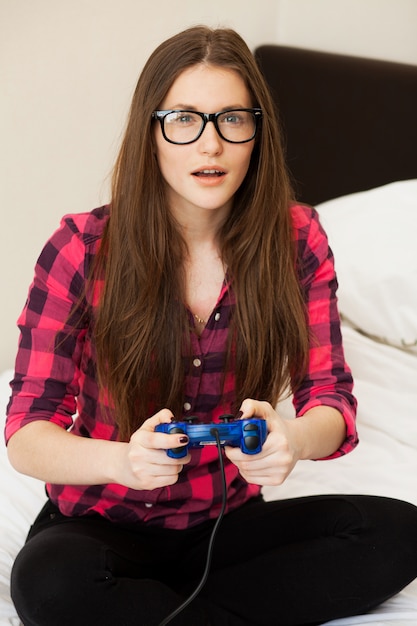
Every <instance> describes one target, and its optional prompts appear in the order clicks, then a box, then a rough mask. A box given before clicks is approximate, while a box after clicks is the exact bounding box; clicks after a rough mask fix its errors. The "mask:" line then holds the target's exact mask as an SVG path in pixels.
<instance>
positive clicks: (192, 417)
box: [184, 415, 198, 424]
mask: <svg viewBox="0 0 417 626" xmlns="http://www.w3.org/2000/svg"><path fill="white" fill-rule="evenodd" d="M184 422H187V424H195V423H196V422H198V417H196V416H195V415H190V416H189V417H184Z"/></svg>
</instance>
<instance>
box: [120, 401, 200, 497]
mask: <svg viewBox="0 0 417 626" xmlns="http://www.w3.org/2000/svg"><path fill="white" fill-rule="evenodd" d="M172 417H173V415H172V413H171V411H169V410H168V409H162V411H159V412H158V413H156V414H155V415H153V416H152V417H150V418H149V419H147V420H146V421H145V422H144V423H143V424H142V426H141V427H140V428H138V430H137V431H135V432H134V433H133V435H132V436H131V438H130V441H129V443H128V444H126V445H125V446H124V447H123V450H122V449H121V448H119V463H118V466H117V469H116V476H115V482H117V483H120V484H122V485H125V486H126V487H129V488H131V489H156V488H158V487H166V486H168V485H173V484H174V483H176V482H177V480H178V476H179V474H180V472H181V471H182V469H183V466H184V464H186V463H189V461H190V460H191V457H190V454H189V453H188V454H187V456H185V457H184V458H181V459H172V458H171V457H169V456H168V455H167V450H168V449H170V448H177V447H180V446H184V445H186V443H187V441H188V438H186V435H183V434H181V433H180V434H167V433H158V432H155V427H156V426H157V425H158V424H164V423H169V422H170V421H171V418H172ZM184 438H185V439H186V440H185V441H184Z"/></svg>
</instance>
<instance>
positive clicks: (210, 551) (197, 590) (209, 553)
mask: <svg viewBox="0 0 417 626" xmlns="http://www.w3.org/2000/svg"><path fill="white" fill-rule="evenodd" d="M210 434H211V435H213V437H215V439H216V444H217V449H218V451H219V464H220V475H221V479H222V507H221V509H220V513H219V516H218V518H217V520H216V523H215V524H214V526H213V530H212V531H211V535H210V541H209V545H208V548H207V558H206V567H205V569H204V572H203V576H202V577H201V580H200V582H199V583H198V585H197V587H196V588H195V590H194V591H193V592H192V594H191V595H190V596H189V597H188V598H187V599H186V600H184V602H183V603H182V604H180V606H179V607H177V608H176V609H175V610H174V611H172V613H170V614H169V615H168V617H166V618H165V619H164V620H163V621H162V622H161V623H160V624H159V626H166V624H168V623H169V622H170V621H171V620H173V619H174V617H176V616H177V615H178V614H179V613H181V611H183V610H184V609H185V607H187V606H188V605H189V604H190V603H191V602H192V601H193V600H194V598H195V597H196V596H197V595H198V594H199V593H200V591H201V590H202V588H203V587H204V585H205V583H206V581H207V577H208V574H209V571H210V565H211V559H212V556H213V547H214V540H215V538H216V535H217V531H218V529H219V526H220V523H221V521H222V519H223V517H224V513H225V510H226V504H227V486H226V474H225V471H224V461H223V451H222V447H221V444H220V435H219V431H218V430H217V428H212V429H211V430H210Z"/></svg>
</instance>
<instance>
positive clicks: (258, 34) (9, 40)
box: [0, 0, 417, 371]
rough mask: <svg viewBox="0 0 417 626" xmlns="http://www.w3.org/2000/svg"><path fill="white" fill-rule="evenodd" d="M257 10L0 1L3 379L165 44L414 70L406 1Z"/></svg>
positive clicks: (293, 3)
mask: <svg viewBox="0 0 417 626" xmlns="http://www.w3.org/2000/svg"><path fill="white" fill-rule="evenodd" d="M250 6H251V5H249V7H250ZM254 6H255V7H256V10H254V9H252V8H249V9H246V5H245V4H244V3H242V1H241V0H227V1H225V0H212V1H211V2H210V3H200V2H196V1H195V0H193V1H191V0H176V2H175V3H173V2H172V0H158V2H143V1H142V0H58V1H56V0H0V90H1V95H0V137H1V139H0V212H1V213H0V214H1V224H2V227H1V229H0V267H1V271H0V281H1V283H0V287H1V294H2V295H1V307H0V324H1V326H0V327H1V334H0V371H1V370H2V369H4V368H6V367H11V366H12V364H13V359H14V353H15V347H16V342H17V329H16V327H15V320H16V318H17V316H18V314H19V312H20V309H21V307H22V305H23V303H24V299H25V297H26V293H27V288H28V285H29V282H30V281H31V278H32V271H33V265H34V263H35V260H36V257H37V255H38V254H39V252H40V249H41V246H42V245H43V243H44V242H45V240H46V239H47V237H48V236H49V235H50V233H51V232H52V230H53V229H55V227H56V226H57V225H58V222H59V219H60V217H61V216H62V215H63V214H65V213H67V212H80V211H87V210H90V209H91V208H93V207H95V206H98V205H99V204H101V203H104V202H105V201H106V200H107V199H108V191H107V189H108V181H107V178H108V174H109V172H110V169H111V166H112V162H113V159H114V156H115V153H116V150H117V146H118V142H119V137H120V133H121V130H122V127H123V123H124V119H125V115H126V112H127V108H128V105H129V100H130V96H131V93H132V90H133V88H134V85H135V82H136V79H137V75H138V73H139V71H140V69H141V67H142V65H143V63H144V61H145V60H146V58H147V56H148V54H149V53H150V52H151V50H152V49H153V48H154V47H155V46H156V45H157V44H158V43H159V42H160V41H161V40H162V39H164V38H166V37H167V36H169V35H171V34H173V33H174V32H176V31H178V30H180V29H182V28H185V27H187V26H189V25H191V24H195V23H208V24H210V25H225V26H232V27H233V28H236V30H238V31H239V32H240V33H241V34H242V35H243V36H244V37H245V39H246V40H247V42H248V44H249V45H250V47H251V48H253V47H255V46H256V45H258V44H260V43H264V42H274V41H278V42H282V43H286V44H290V45H300V46H304V47H313V48H322V49H331V50H332V49H333V50H335V51H340V52H351V53H353V54H364V55H367V56H377V57H381V58H393V59H395V60H405V61H408V62H413V63H416V64H417V50H416V41H415V40H416V38H415V36H414V35H415V33H414V28H412V27H414V25H415V24H416V10H417V2H415V0H408V1H407V0H276V1H275V2H271V0H258V1H257V2H256V3H255V5H254ZM203 7H204V8H203ZM243 7H245V8H243ZM336 7H337V9H336ZM394 7H395V9H394ZM413 18H414V19H413ZM398 55H399V56H400V58H398Z"/></svg>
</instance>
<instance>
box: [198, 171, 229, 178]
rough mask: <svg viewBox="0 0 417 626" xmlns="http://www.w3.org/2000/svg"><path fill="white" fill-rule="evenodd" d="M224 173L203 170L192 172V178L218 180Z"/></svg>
mask: <svg viewBox="0 0 417 626" xmlns="http://www.w3.org/2000/svg"><path fill="white" fill-rule="evenodd" d="M224 175H225V172H224V171H223V170H218V169H203V170H197V171H196V172H193V176H198V177H202V178H212V177H214V178H219V177H220V176H224Z"/></svg>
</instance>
